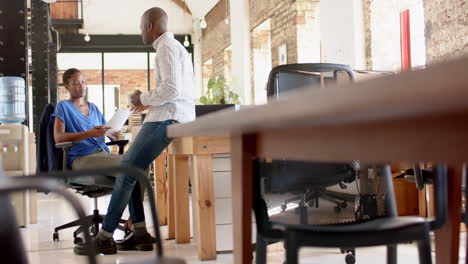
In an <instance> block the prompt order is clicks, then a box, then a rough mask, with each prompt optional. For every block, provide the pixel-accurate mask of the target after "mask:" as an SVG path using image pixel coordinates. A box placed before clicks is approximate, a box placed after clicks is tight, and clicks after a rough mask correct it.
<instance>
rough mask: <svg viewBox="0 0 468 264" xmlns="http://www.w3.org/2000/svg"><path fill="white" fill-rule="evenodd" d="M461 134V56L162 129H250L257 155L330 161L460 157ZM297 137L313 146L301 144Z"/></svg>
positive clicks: (182, 133) (219, 132) (467, 119)
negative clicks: (286, 138) (391, 74)
mask: <svg viewBox="0 0 468 264" xmlns="http://www.w3.org/2000/svg"><path fill="white" fill-rule="evenodd" d="M466 131H468V57H463V58H458V59H456V60H452V61H449V62H445V63H441V64H437V65H433V66H430V67H428V68H427V69H425V70H418V71H412V72H404V73H400V74H397V75H394V76H386V77H382V78H379V79H373V80H369V81H365V82H360V83H354V84H350V85H346V86H336V87H327V88H324V89H307V88H306V89H303V90H301V91H297V92H294V93H291V94H289V95H287V96H283V97H282V99H281V100H279V101H276V102H271V103H269V104H267V105H261V106H252V107H249V108H246V109H243V110H240V111H237V112H233V111H232V110H225V111H220V112H217V113H214V114H210V115H207V116H204V117H201V118H199V119H197V120H195V121H193V122H190V123H185V124H177V125H171V126H169V127H168V135H169V137H186V136H235V135H247V134H254V135H256V136H258V140H257V144H258V146H257V149H258V153H259V154H261V155H262V156H267V157H271V158H281V157H285V156H288V157H289V158H294V159H308V160H336V161H338V160H349V159H350V158H351V157H352V159H367V160H375V159H373V158H377V159H378V160H382V161H387V160H407V161H411V160H419V161H444V162H445V161H450V162H464V161H466V160H467V159H468V132H466ZM285 136H288V140H287V142H286V141H285V140H283V139H284V138H285ZM304 140H307V141H308V144H309V146H311V145H312V144H313V145H312V146H316V147H315V148H310V147H309V148H304V147H303V146H302V142H305V141H304ZM314 140H315V141H314ZM281 141H284V145H281ZM271 142H275V144H271ZM364 142H367V143H368V144H367V146H368V147H367V149H366V146H365V145H366V144H363V143H364ZM363 146H364V147H363ZM369 148H373V149H369ZM376 148H377V149H380V150H381V151H380V152H379V151H376V150H375V149H376ZM288 150H289V152H288ZM376 154H378V155H377V156H376Z"/></svg>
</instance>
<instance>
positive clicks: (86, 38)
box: [84, 33, 91, 42]
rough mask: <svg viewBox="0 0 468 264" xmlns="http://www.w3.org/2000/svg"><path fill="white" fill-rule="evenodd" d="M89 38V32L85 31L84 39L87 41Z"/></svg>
mask: <svg viewBox="0 0 468 264" xmlns="http://www.w3.org/2000/svg"><path fill="white" fill-rule="evenodd" d="M90 40H91V37H90V36H89V33H86V36H84V41H86V42H89V41H90Z"/></svg>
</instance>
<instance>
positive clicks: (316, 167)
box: [256, 63, 356, 264]
mask: <svg viewBox="0 0 468 264" xmlns="http://www.w3.org/2000/svg"><path fill="white" fill-rule="evenodd" d="M343 77H344V78H343ZM353 80H354V72H353V70H352V69H351V68H350V67H349V66H346V65H341V64H331V63H304V64H287V65H280V66H277V67H275V68H273V69H272V70H271V72H270V75H269V78H268V84H267V96H268V101H269V102H271V101H273V100H279V99H280V98H281V96H282V95H283V94H285V93H287V92H290V91H294V90H298V89H301V88H305V89H307V88H308V89H319V88H320V87H323V86H325V85H330V84H335V83H340V82H342V81H345V82H350V81H353ZM261 168H262V170H265V172H266V174H268V175H269V176H270V177H266V178H263V180H265V181H271V183H265V184H264V185H263V186H268V187H267V188H270V189H269V190H266V191H269V192H271V193H276V194H282V193H288V194H289V195H286V197H285V199H284V200H283V201H282V202H281V206H280V209H281V211H282V212H286V211H287V210H288V208H291V207H294V212H295V214H296V215H298V217H299V220H300V223H302V224H307V223H308V222H309V217H308V215H309V214H310V212H309V211H310V210H311V208H316V209H318V208H320V207H322V208H326V207H329V204H332V205H333V211H334V213H335V215H332V216H329V217H328V218H339V217H341V218H343V219H349V218H350V216H348V217H343V215H349V214H352V217H354V210H353V206H349V204H354V202H355V199H356V198H355V195H354V194H349V193H344V190H345V189H347V188H348V185H349V184H350V183H352V182H353V181H355V179H356V173H355V172H356V168H355V166H354V165H353V163H352V162H350V163H340V164H333V163H318V162H316V163H310V162H301V161H289V160H288V161H285V160H273V161H271V162H268V163H262V166H261ZM286 175H287V177H285V176H286ZM348 192H349V191H348ZM277 199H280V200H281V199H282V198H281V195H280V196H278V197H277ZM320 200H324V202H323V203H322V202H320ZM270 202H271V201H270ZM273 203H274V202H273ZM273 203H271V204H273ZM315 213H317V214H318V213H320V212H315ZM322 213H323V212H322ZM280 215H281V214H278V215H277V216H276V218H278V217H280ZM352 217H351V218H352ZM281 221H286V219H281ZM321 221H322V222H324V223H327V221H330V219H322V220H321ZM344 221H346V220H344ZM278 239H279V240H281V238H278V236H273V237H268V236H262V234H261V233H258V234H257V243H256V254H257V258H256V260H257V264H260V263H265V262H266V245H267V244H269V243H275V242H278V241H279V240H278ZM341 251H342V252H343V253H345V252H349V253H350V254H349V255H350V256H347V258H349V259H350V258H353V257H354V249H347V248H343V249H341Z"/></svg>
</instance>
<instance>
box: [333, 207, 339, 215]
mask: <svg viewBox="0 0 468 264" xmlns="http://www.w3.org/2000/svg"><path fill="white" fill-rule="evenodd" d="M333 211H335V213H337V214H338V213H340V212H341V206H339V205H337V206H335V207H333Z"/></svg>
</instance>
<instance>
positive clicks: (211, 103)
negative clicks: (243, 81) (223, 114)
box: [195, 76, 240, 116]
mask: <svg viewBox="0 0 468 264" xmlns="http://www.w3.org/2000/svg"><path fill="white" fill-rule="evenodd" d="M200 103H201V105H197V106H196V109H195V110H196V115H197V116H201V115H205V114H208V113H211V112H215V111H219V110H221V109H225V108H230V107H232V108H234V106H235V105H236V104H239V103H240V99H239V95H238V94H237V93H235V92H233V91H231V89H230V87H229V85H228V84H227V83H226V79H225V78H224V77H223V76H218V77H216V78H211V79H209V80H208V87H207V90H206V93H205V95H204V96H202V97H200Z"/></svg>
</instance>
